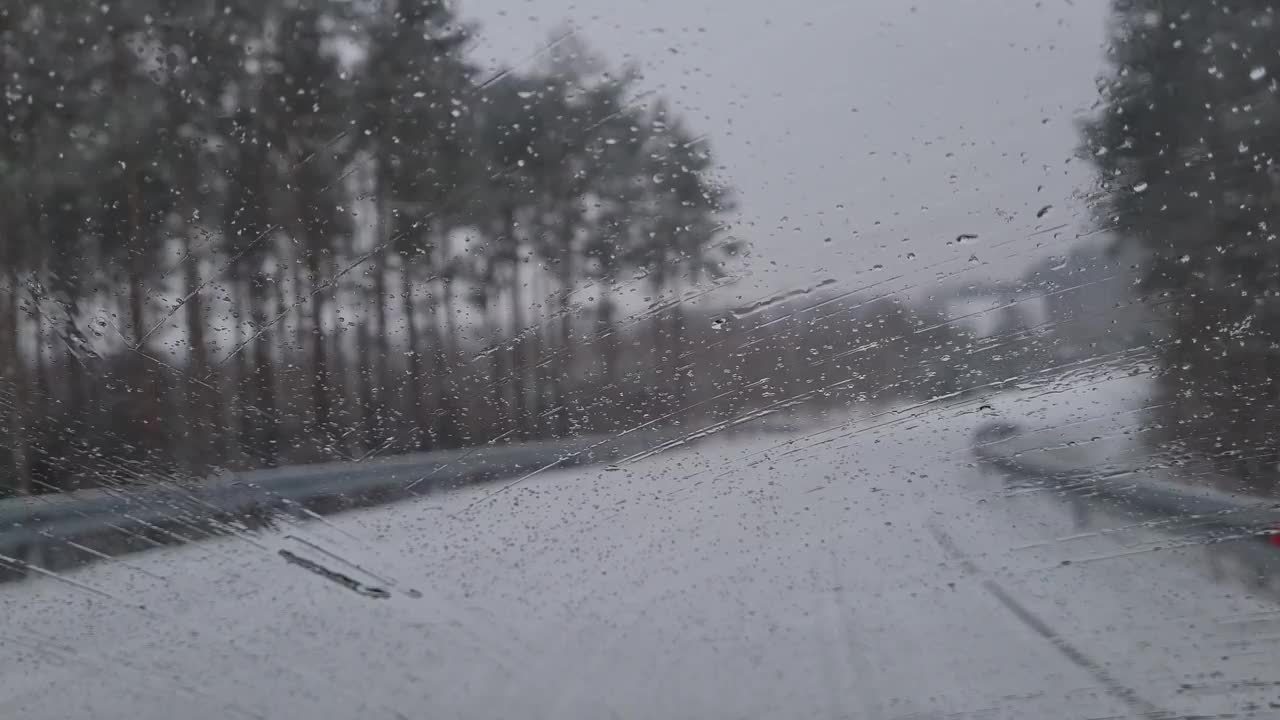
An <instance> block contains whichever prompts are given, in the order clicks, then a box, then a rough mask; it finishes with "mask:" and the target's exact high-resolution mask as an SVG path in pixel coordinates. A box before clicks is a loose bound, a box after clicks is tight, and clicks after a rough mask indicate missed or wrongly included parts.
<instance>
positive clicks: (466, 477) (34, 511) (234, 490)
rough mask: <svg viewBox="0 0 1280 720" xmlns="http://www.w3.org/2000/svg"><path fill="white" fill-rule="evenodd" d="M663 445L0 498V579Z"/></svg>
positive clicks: (627, 443)
mask: <svg viewBox="0 0 1280 720" xmlns="http://www.w3.org/2000/svg"><path fill="white" fill-rule="evenodd" d="M672 437H674V435H672V433H671V432H669V431H647V432H634V433H627V434H623V435H619V436H606V437H581V438H575V439H571V440H565V441H555V442H546V443H535V444H528V445H514V446H492V447H483V446H482V447H479V448H470V449H460V450H447V451H437V452H430V453H416V454H411V455H401V456H396V457H391V458H386V459H380V460H373V461H368V462H343V463H326V464H321V465H299V466H290V467H282V468H273V469H268V470H256V471H251V472H243V473H228V474H224V475H221V476H217V477H212V478H206V479H201V480H199V481H193V482H181V483H180V482H175V481H173V480H171V479H165V478H155V479H153V481H152V482H149V483H139V484H137V485H130V486H128V487H120V488H97V489H93V490H86V491H78V492H71V493H65V494H57V495H35V496H27V497H14V498H6V499H4V500H0V580H4V579H15V578H20V577H24V576H25V575H27V574H28V572H29V571H31V570H32V569H37V570H38V569H45V570H58V569H62V568H66V567H72V566H75V565H79V564H83V563H84V562H86V561H91V560H94V559H102V558H104V557H110V556H115V555H121V554H125V553H129V552H135V551H138V550H143V549H146V548H148V547H156V546H162V545H169V544H177V543H183V542H192V541H196V540H200V539H204V538H208V537H211V536H220V535H226V534H229V533H233V532H243V531H247V530H252V529H255V528H260V527H263V526H268V525H271V524H272V523H273V522H274V521H275V519H276V518H277V517H278V516H280V515H290V514H292V515H297V516H308V515H311V516H314V514H327V513H330V512H335V511H337V510H342V509H349V508H354V507H363V506H370V505H375V504H380V503H384V502H391V501H394V500H399V499H407V498H411V497H419V496H422V495H426V494H429V493H431V492H434V491H437V490H441V489H450V488H454V487H459V486H462V485H467V484H471V483H478V482H484V481H489V480H498V479H502V478H516V477H519V476H521V475H523V474H527V473H531V472H534V471H537V470H539V469H541V468H546V467H547V466H554V467H570V466H575V465H586V464H593V463H601V462H607V461H609V460H612V459H616V458H618V457H624V456H626V455H629V454H633V453H637V452H641V451H644V450H647V449H650V448H653V447H654V446H656V445H659V444H661V443H663V442H664V441H666V440H669V439H670V438H672Z"/></svg>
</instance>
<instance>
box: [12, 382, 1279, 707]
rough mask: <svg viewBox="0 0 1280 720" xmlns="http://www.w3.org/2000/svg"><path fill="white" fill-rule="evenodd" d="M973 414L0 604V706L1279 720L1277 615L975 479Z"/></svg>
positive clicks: (622, 470) (1149, 546)
mask: <svg viewBox="0 0 1280 720" xmlns="http://www.w3.org/2000/svg"><path fill="white" fill-rule="evenodd" d="M1070 395H1071V394H1070V393H1065V394H1063V398H1064V399H1063V400H1062V402H1063V403H1064V404H1067V403H1068V396H1070ZM1009 400H1010V402H1012V400H1013V398H1009ZM1075 401H1080V402H1084V403H1085V404H1086V405H1087V404H1088V401H1087V400H1080V399H1079V398H1078V397H1077V398H1075ZM981 402H984V401H974V402H972V403H959V404H953V405H948V406H943V405H936V404H929V405H924V406H920V407H916V408H914V409H899V410H898V411H884V412H882V413H880V414H878V415H871V416H862V417H859V418H856V419H854V420H852V421H850V422H847V423H842V424H838V425H835V426H833V427H830V428H828V429H825V430H813V429H809V430H805V431H801V432H796V433H793V434H790V435H782V434H776V433H763V432H761V433H754V434H752V433H741V434H737V435H734V436H732V437H729V436H726V437H723V438H720V439H719V440H715V439H713V440H711V441H708V442H705V443H702V444H699V445H696V446H693V447H689V448H682V449H680V450H675V451H671V452H668V453H663V454H660V455H656V456H653V457H649V458H646V459H643V460H638V461H635V462H630V463H622V464H621V465H620V466H619V467H618V468H616V469H614V468H608V469H607V468H587V469H575V470H573V471H563V472H555V471H548V472H545V473H542V474H539V475H537V476H534V477H530V478H528V479H527V480H525V481H523V482H521V483H518V484H515V485H512V486H510V487H508V486H507V485H506V484H497V485H489V486H482V487H478V488H474V489H468V490H466V491H462V492H456V493H451V494H446V495H439V496H433V497H429V498H425V499H423V500H421V501H416V502H411V503H404V504H400V505H395V506H389V507H384V508H377V509H370V510H364V511H359V512H354V513H350V514H346V515H342V516H338V517H335V518H331V519H329V520H326V521H324V522H313V523H309V524H307V525H305V526H292V527H286V528H281V529H280V530H278V531H276V532H272V533H269V534H264V535H258V536H252V537H244V538H229V539H225V540H219V541H215V542H208V543H203V544H199V545H193V546H186V547H179V548H170V549H165V550H160V551H156V552H152V553H147V554H143V555H139V556H133V557H129V558H125V559H124V560H123V561H112V562H108V563H102V564H99V565H97V566H91V567H89V568H86V569H84V570H83V571H80V572H77V573H74V574H72V575H69V576H67V577H65V578H62V579H55V578H40V579H36V580H32V581H29V582H24V583H21V584H15V585H10V586H7V587H0V612H2V613H3V614H4V617H5V618H6V623H5V625H4V628H3V629H0V644H3V646H4V648H5V652H4V653H3V654H0V715H2V716H5V717H30V718H90V717H94V718H100V717H129V718H138V719H146V718H157V719H159V718H170V717H183V718H224V717H267V718H276V717H289V718H324V719H327V718H352V717H370V718H372V717H391V718H395V717H404V718H418V717H443V718H505V717H526V718H557V719H560V718H610V717H628V718H630V717H672V718H749V717H751V718H754V717H797V718H800V717H824V718H827V717H836V718H838V717H849V718H872V719H875V720H888V719H891V718H892V719H906V718H937V717H944V716H945V717H947V718H966V719H967V718H984V719H989V718H1019V719H1021V718H1086V717H1088V718H1094V717H1129V716H1140V714H1141V713H1151V712H1156V711H1169V712H1171V713H1178V715H1177V716H1179V717H1180V716H1182V714H1190V713H1198V714H1203V715H1213V714H1215V713H1217V714H1221V713H1236V715H1235V716H1236V717H1270V716H1271V715H1269V714H1268V713H1273V712H1274V710H1273V709H1269V708H1268V703H1269V702H1280V696H1278V692H1280V690H1278V688H1277V686H1276V684H1275V680H1276V673H1275V670H1274V667H1275V661H1276V659H1277V649H1278V648H1277V646H1276V645H1275V642H1274V639H1273V638H1275V637H1277V636H1280V608H1278V607H1276V606H1275V605H1272V604H1270V603H1268V602H1266V601H1264V600H1261V599H1258V598H1254V597H1251V596H1249V595H1248V593H1247V592H1246V591H1245V590H1244V589H1242V588H1241V587H1239V586H1237V585H1234V584H1231V583H1224V584H1215V583H1213V582H1211V581H1210V579H1209V575H1208V573H1207V567H1206V563H1205V561H1204V556H1203V553H1202V552H1201V549H1200V548H1196V547H1188V548H1166V549H1153V548H1155V547H1156V546H1157V545H1159V544H1161V543H1164V544H1165V545H1171V544H1172V543H1170V542H1168V540H1169V538H1167V537H1165V536H1161V535H1159V534H1158V533H1157V532H1155V531H1154V530H1153V529H1150V528H1146V527H1134V528H1130V529H1124V530H1122V531H1105V532H1099V530H1100V529H1101V528H1098V527H1093V528H1089V529H1088V532H1081V528H1078V527H1077V526H1076V525H1075V524H1074V521H1073V516H1072V514H1071V511H1070V508H1068V507H1067V506H1066V505H1064V504H1063V503H1061V502H1060V501H1059V500H1058V499H1057V498H1055V497H1054V496H1052V495H1051V494H1049V493H1045V492H1027V491H1017V492H1014V491H1011V489H1010V488H1009V486H1008V485H1007V484H1006V482H1005V480H1004V479H1003V478H1000V477H996V476H993V475H987V474H984V473H983V472H982V471H981V470H979V469H977V468H976V467H975V466H974V464H973V462H972V455H971V453H970V451H969V444H970V438H971V433H972V431H973V429H974V427H976V426H977V425H978V424H979V423H980V422H982V421H983V420H984V419H985V416H987V415H988V414H989V412H988V411H986V410H981V411H980V410H979V403H981ZM987 402H989V401H987ZM1027 402H1028V403H1029V402H1030V400H1028V401H1027ZM1049 404H1050V405H1054V403H1053V402H1050V403H1049ZM1051 409H1052V408H1048V409H1046V412H1048V411H1049V410H1051ZM1059 409H1060V408H1059ZM1010 412H1012V411H1010ZM1114 522H1117V523H1118V522H1121V521H1119V520H1115V521H1114ZM282 549H283V550H286V551H288V552H289V553H293V554H295V555H296V556H297V557H301V558H306V559H308V560H310V561H313V562H314V563H316V564H317V565H318V566H323V567H324V568H327V569H329V570H330V571H333V572H337V573H342V574H343V575H345V576H349V577H350V578H352V579H353V580H356V581H359V582H361V583H364V584H366V585H369V586H377V587H379V588H383V589H385V590H387V591H388V592H389V593H390V596H389V597H387V598H373V597H368V596H366V595H362V594H359V593H357V592H354V591H353V590H351V589H349V588H348V587H346V586H344V585H342V584H340V583H339V582H336V581H334V580H333V579H332V577H325V576H322V575H321V574H319V573H317V572H313V571H311V570H309V569H307V568H305V567H301V566H299V565H297V564H294V563H290V562H287V561H286V559H285V558H284V557H282V556H281V555H279V554H278V551H279V550H282ZM355 566H359V567H355ZM72 583H75V585H73V584H72ZM1269 638H1271V639H1269ZM1250 703H1253V704H1252V705H1251V704H1250ZM1148 717H1160V716H1158V715H1157V716H1150V715H1149V716H1148ZM1170 717H1172V715H1171V716H1170Z"/></svg>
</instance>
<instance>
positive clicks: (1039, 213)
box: [1036, 205, 1053, 218]
mask: <svg viewBox="0 0 1280 720" xmlns="http://www.w3.org/2000/svg"><path fill="white" fill-rule="evenodd" d="M1052 209H1053V206H1052V205H1045V206H1044V207H1042V208H1040V209H1039V210H1037V211H1036V217H1038V218H1042V217H1044V216H1045V215H1048V214H1049V211H1050V210H1052Z"/></svg>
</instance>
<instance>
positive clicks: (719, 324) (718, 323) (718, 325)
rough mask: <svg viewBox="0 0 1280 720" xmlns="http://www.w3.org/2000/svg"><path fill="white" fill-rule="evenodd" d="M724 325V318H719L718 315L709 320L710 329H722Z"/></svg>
mask: <svg viewBox="0 0 1280 720" xmlns="http://www.w3.org/2000/svg"><path fill="white" fill-rule="evenodd" d="M724 326H725V320H724V318H719V317H718V318H715V319H713V320H712V321H711V329H712V330H723V329H724Z"/></svg>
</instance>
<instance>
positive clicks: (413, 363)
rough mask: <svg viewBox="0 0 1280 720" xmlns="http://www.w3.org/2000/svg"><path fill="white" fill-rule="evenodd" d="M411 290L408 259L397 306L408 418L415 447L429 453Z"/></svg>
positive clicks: (427, 414) (428, 425) (428, 426)
mask: <svg viewBox="0 0 1280 720" xmlns="http://www.w3.org/2000/svg"><path fill="white" fill-rule="evenodd" d="M413 290H414V288H413V273H412V270H411V267H410V265H409V261H408V258H405V260H404V263H403V265H402V267H401V268H400V302H401V303H402V305H401V309H402V311H403V314H404V323H405V329H406V334H407V335H408V341H409V412H408V415H409V417H411V418H413V422H414V427H415V429H416V431H417V442H416V443H415V444H416V445H417V447H418V448H420V449H422V450H429V449H431V447H432V446H433V441H434V439H435V438H434V437H433V435H432V431H431V417H430V409H431V405H430V404H429V403H427V401H426V398H425V397H424V393H423V386H422V383H423V380H424V379H425V378H424V377H423V376H424V375H425V374H426V372H427V371H426V368H425V367H424V365H425V364H424V363H423V350H422V336H421V333H420V332H419V331H418V309H417V303H415V302H414V301H413Z"/></svg>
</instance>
